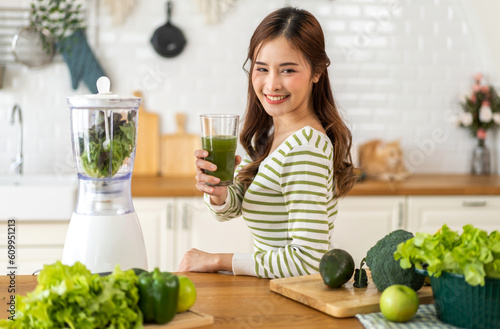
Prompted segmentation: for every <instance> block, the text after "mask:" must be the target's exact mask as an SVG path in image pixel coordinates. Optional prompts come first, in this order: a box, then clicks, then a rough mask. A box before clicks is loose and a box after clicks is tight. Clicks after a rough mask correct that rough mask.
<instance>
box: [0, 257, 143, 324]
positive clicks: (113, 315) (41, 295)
mask: <svg viewBox="0 0 500 329" xmlns="http://www.w3.org/2000/svg"><path fill="white" fill-rule="evenodd" d="M138 302H139V291H138V288H137V276H136V275H135V273H134V271H133V270H128V271H122V270H120V267H119V266H118V265H117V266H116V267H115V270H114V271H113V272H112V273H111V274H110V275H108V276H104V277H101V276H99V275H98V274H91V273H90V271H89V270H88V269H87V268H86V267H85V265H83V264H81V263H80V262H76V263H75V264H74V265H72V266H68V265H64V264H62V263H61V262H60V261H58V262H56V263H54V264H52V265H45V266H44V268H43V270H42V271H41V272H40V274H39V276H38V285H37V287H36V288H35V290H34V291H32V292H30V293H28V294H27V295H26V296H19V295H18V296H16V316H15V321H12V320H0V328H9V329H14V328H15V329H47V328H72V329H94V328H132V329H139V328H143V325H142V314H141V310H140V309H139V306H138Z"/></svg>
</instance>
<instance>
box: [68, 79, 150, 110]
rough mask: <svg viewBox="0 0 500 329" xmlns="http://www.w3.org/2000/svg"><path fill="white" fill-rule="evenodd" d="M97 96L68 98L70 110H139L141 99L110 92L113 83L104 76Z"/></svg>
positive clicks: (98, 86) (98, 81)
mask: <svg viewBox="0 0 500 329" xmlns="http://www.w3.org/2000/svg"><path fill="white" fill-rule="evenodd" d="M96 85H97V90H98V93H97V94H89V95H77V96H71V97H67V98H66V101H67V103H68V105H69V107H70V108H82V109H88V108H122V109H123V108H138V107H139V105H140V104H141V98H140V97H135V96H120V95H117V94H113V93H111V91H110V86H111V82H110V80H109V78H108V77H105V76H102V77H100V78H99V79H98V80H97V82H96Z"/></svg>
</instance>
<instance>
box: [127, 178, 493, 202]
mask: <svg viewBox="0 0 500 329" xmlns="http://www.w3.org/2000/svg"><path fill="white" fill-rule="evenodd" d="M195 184H196V180H195V178H194V177H175V178H166V177H133V178H132V196H134V197H176V196H202V193H201V192H200V191H198V190H197V189H196V187H195ZM390 195H500V176H496V175H492V176H472V175H460V174H415V175H411V176H409V177H408V178H407V179H405V180H404V181H402V182H383V181H375V180H364V181H362V182H359V183H357V184H356V185H355V186H354V187H353V189H352V190H351V191H350V192H349V194H348V196H390Z"/></svg>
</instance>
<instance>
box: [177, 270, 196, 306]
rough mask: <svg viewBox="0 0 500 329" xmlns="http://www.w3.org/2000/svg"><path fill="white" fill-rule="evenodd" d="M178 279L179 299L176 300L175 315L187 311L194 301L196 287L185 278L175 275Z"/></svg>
mask: <svg viewBox="0 0 500 329" xmlns="http://www.w3.org/2000/svg"><path fill="white" fill-rule="evenodd" d="M177 277H178V278H179V298H178V299H177V313H180V312H184V311H187V310H189V308H190V307H191V306H193V305H194V302H195V301H196V287H195V286H194V283H193V281H191V280H190V279H189V278H188V277H187V276H184V275H177Z"/></svg>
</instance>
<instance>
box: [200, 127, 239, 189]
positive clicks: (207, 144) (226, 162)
mask: <svg viewBox="0 0 500 329" xmlns="http://www.w3.org/2000/svg"><path fill="white" fill-rule="evenodd" d="M201 144H202V147H203V149H204V150H207V151H208V153H209V154H208V156H207V157H206V158H205V160H207V161H210V162H212V163H214V164H215V165H216V166H217V170H215V171H209V170H205V173H206V174H208V175H212V176H215V177H217V178H220V183H219V184H217V185H221V186H227V185H231V184H233V175H234V157H235V154H236V145H237V140H236V137H234V136H229V135H213V136H205V137H202V138H201Z"/></svg>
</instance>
